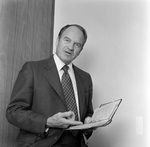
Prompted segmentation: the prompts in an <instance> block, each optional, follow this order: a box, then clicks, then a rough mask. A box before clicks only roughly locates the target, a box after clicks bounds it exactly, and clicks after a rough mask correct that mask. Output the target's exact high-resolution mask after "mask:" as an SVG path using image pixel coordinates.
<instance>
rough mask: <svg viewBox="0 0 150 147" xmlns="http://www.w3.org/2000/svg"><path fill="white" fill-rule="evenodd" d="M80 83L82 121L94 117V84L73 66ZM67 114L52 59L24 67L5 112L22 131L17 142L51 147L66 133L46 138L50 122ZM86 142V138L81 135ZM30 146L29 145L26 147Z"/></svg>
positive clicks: (57, 132)
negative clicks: (61, 114) (52, 118)
mask: <svg viewBox="0 0 150 147" xmlns="http://www.w3.org/2000/svg"><path fill="white" fill-rule="evenodd" d="M73 68H74V72H75V78H76V82H77V89H78V96H79V109H80V117H81V121H84V119H85V117H87V116H91V115H92V114H93V107H92V80H91V77H90V75H89V74H88V73H86V72H84V71H82V70H81V69H79V68H77V67H76V66H74V65H73ZM65 111H68V110H67V108H66V105H65V102H64V95H63V91H62V87H61V83H60V80H59V75H58V72H57V69H56V65H55V62H54V59H53V56H51V57H50V58H49V59H45V60H42V61H31V62H27V63H25V64H24V66H23V67H22V69H21V71H20V72H19V75H18V77H17V80H16V82H15V85H14V88H13V92H12V95H11V100H10V103H9V105H8V108H7V111H6V117H7V119H8V121H9V122H10V123H11V124H13V125H15V126H17V127H19V128H20V132H19V135H18V137H17V141H18V142H19V143H20V144H21V143H22V146H28V145H29V144H30V146H36V147H50V146H52V145H53V144H54V143H55V142H56V141H57V140H58V138H59V137H60V136H61V134H62V133H63V129H58V128H50V130H49V133H48V135H44V131H45V124H46V121H47V118H48V117H50V116H52V115H54V114H56V113H58V112H65ZM81 138H82V140H83V135H82V134H81ZM26 144H27V145H26Z"/></svg>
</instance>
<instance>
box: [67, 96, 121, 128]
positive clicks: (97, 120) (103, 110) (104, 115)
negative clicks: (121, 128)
mask: <svg viewBox="0 0 150 147" xmlns="http://www.w3.org/2000/svg"><path fill="white" fill-rule="evenodd" d="M121 101H122V99H119V100H115V101H112V102H109V103H105V104H102V105H100V107H99V108H97V109H95V110H94V114H93V116H92V122H91V123H88V124H82V125H77V126H71V127H69V128H68V129H67V130H83V129H89V128H95V127H102V126H105V125H106V124H107V123H109V121H111V120H112V118H113V116H114V114H115V112H116V111H117V109H118V107H119V105H120V103H121Z"/></svg>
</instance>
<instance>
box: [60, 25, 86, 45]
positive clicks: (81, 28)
mask: <svg viewBox="0 0 150 147" xmlns="http://www.w3.org/2000/svg"><path fill="white" fill-rule="evenodd" d="M72 26H74V27H77V28H78V29H79V30H81V31H82V33H83V35H84V42H83V46H84V44H85V42H86V40H87V32H86V30H85V29H84V28H83V27H82V26H80V25H77V24H68V25H66V26H64V27H63V28H61V30H60V32H59V34H58V38H59V39H60V38H61V36H62V34H63V32H64V31H65V30H66V29H67V28H69V27H72Z"/></svg>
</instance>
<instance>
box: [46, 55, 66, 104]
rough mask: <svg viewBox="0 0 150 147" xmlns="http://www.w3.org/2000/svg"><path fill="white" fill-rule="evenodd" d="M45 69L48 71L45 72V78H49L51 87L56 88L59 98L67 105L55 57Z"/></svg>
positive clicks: (50, 59)
mask: <svg viewBox="0 0 150 147" xmlns="http://www.w3.org/2000/svg"><path fill="white" fill-rule="evenodd" d="M45 69H46V70H45V72H44V75H45V77H46V78H47V80H48V81H49V83H50V84H51V86H52V87H53V88H54V90H55V91H56V92H57V94H58V95H59V97H60V98H61V99H62V101H63V102H64V103H65V100H64V94H63V91H62V86H61V83H60V79H59V75H58V71H57V69H56V65H55V62H54V59H53V56H52V57H50V58H49V60H48V62H47V65H46V66H45Z"/></svg>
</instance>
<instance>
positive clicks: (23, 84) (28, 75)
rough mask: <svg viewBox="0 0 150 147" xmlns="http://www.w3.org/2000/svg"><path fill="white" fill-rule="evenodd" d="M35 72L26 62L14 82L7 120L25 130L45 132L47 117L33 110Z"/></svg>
mask: <svg viewBox="0 0 150 147" xmlns="http://www.w3.org/2000/svg"><path fill="white" fill-rule="evenodd" d="M33 85H34V83H33V72H32V68H31V65H30V63H26V64H25V65H24V66H23V68H22V69H21V71H20V72H19V75H18V77H17V80H16V82H15V84H14V87H13V91H12V95H11V100H10V103H9V105H8V107H7V110H6V118H7V120H8V121H9V122H10V123H11V124H13V125H15V126H16V127H18V128H21V129H23V130H26V131H29V132H34V133H43V132H44V130H45V123H46V120H47V117H46V116H44V115H40V114H38V113H35V112H33V111H32V110H31V109H32V102H33V95H34V87H33Z"/></svg>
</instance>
